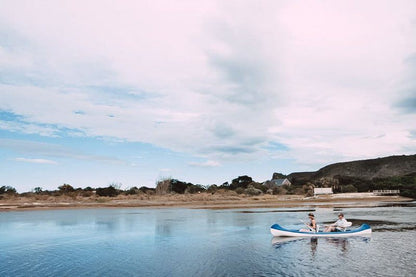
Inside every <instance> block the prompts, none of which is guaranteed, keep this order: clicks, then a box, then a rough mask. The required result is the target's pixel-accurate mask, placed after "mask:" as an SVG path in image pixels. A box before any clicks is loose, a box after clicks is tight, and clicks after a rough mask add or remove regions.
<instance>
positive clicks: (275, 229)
mask: <svg viewBox="0 0 416 277" xmlns="http://www.w3.org/2000/svg"><path fill="white" fill-rule="evenodd" d="M270 232H271V233H272V235H273V236H275V237H349V236H363V235H369V234H371V227H370V226H369V225H368V224H363V225H361V226H360V227H358V228H356V229H352V230H347V231H339V232H302V231H299V230H289V229H285V228H283V227H281V226H280V225H279V224H274V225H273V226H272V227H270Z"/></svg>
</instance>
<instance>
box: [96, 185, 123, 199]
mask: <svg viewBox="0 0 416 277" xmlns="http://www.w3.org/2000/svg"><path fill="white" fill-rule="evenodd" d="M96 193H97V195H99V196H110V197H114V196H117V195H118V194H119V190H118V189H116V188H115V187H113V186H111V185H110V186H108V187H106V188H97V189H96Z"/></svg>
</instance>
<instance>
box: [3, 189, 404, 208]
mask: <svg viewBox="0 0 416 277" xmlns="http://www.w3.org/2000/svg"><path fill="white" fill-rule="evenodd" d="M406 201H412V199H410V198H405V197H400V196H375V195H373V194H372V193H344V194H334V195H325V196H317V197H304V196H302V195H262V196H251V197H250V196H242V195H230V194H224V195H216V194H214V195H211V194H208V193H201V194H192V195H160V196H156V195H138V196H118V197H114V198H109V197H89V198H84V197H81V198H70V197H65V196H60V197H51V196H45V197H42V196H38V197H30V198H25V197H11V198H9V199H1V200H0V212H1V211H26V210H44V209H80V208H126V207H143V208H145V207H152V208H167V207H183V208H193V209H233V208H281V207H311V208H313V207H340V208H342V207H364V206H365V207H368V206H381V205H388V204H389V203H395V202H406Z"/></svg>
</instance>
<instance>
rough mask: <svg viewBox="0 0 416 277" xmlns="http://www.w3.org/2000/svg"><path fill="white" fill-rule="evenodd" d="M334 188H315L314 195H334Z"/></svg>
mask: <svg viewBox="0 0 416 277" xmlns="http://www.w3.org/2000/svg"><path fill="white" fill-rule="evenodd" d="M333 193H334V192H333V191H332V188H314V189H313V195H322V194H333Z"/></svg>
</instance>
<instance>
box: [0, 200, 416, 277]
mask: <svg viewBox="0 0 416 277" xmlns="http://www.w3.org/2000/svg"><path fill="white" fill-rule="evenodd" d="M309 210H314V213H315V215H316V217H317V222H318V223H324V222H331V221H335V220H336V214H337V212H338V211H339V210H342V211H343V212H344V214H345V215H346V218H347V219H348V220H350V221H352V222H353V224H354V225H358V224H360V223H362V222H367V223H369V224H370V225H371V227H372V229H373V234H372V235H371V236H370V237H351V238H343V239H333V238H332V239H331V238H318V239H311V238H303V239H296V240H293V239H288V238H286V239H279V238H273V237H272V236H271V234H270V231H269V228H270V226H271V225H272V224H273V223H279V224H280V225H282V226H284V227H288V228H301V227H302V223H301V222H300V219H303V220H306V218H307V213H308V211H309ZM335 275H336V276H342V277H344V276H415V275H416V207H415V205H413V204H410V205H404V206H402V205H401V206H390V207H389V206H387V207H371V208H341V209H340V208H337V209H336V211H334V209H332V208H327V209H323V208H316V209H315V208H314V207H312V208H311V209H305V208H300V209H287V208H285V209H276V208H274V209H238V210H193V209H143V208H142V209H139V208H137V209H134V208H130V209H87V210H56V211H25V212H3V213H0V276H335Z"/></svg>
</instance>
